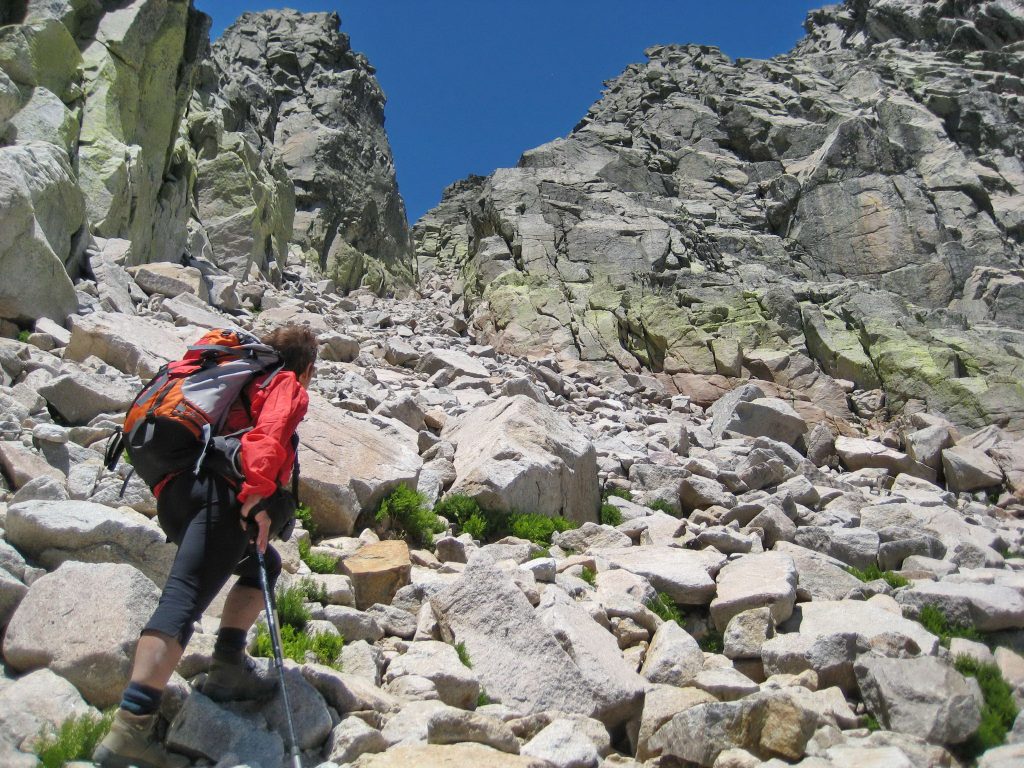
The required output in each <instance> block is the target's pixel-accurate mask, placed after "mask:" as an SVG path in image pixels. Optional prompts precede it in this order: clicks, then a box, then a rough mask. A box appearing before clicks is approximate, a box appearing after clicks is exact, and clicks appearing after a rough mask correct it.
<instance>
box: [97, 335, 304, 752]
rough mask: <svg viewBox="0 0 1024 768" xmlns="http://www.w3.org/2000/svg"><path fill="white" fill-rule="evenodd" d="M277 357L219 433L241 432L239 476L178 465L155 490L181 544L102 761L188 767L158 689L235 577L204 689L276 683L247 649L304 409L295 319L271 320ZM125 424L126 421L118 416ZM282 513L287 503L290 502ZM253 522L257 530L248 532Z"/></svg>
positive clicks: (245, 689) (238, 691)
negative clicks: (165, 720) (165, 740)
mask: <svg viewBox="0 0 1024 768" xmlns="http://www.w3.org/2000/svg"><path fill="white" fill-rule="evenodd" d="M262 343H263V344H265V345H267V346H269V347H272V348H273V350H275V351H276V353H277V355H279V356H280V361H281V362H280V364H279V366H278V367H277V369H276V370H273V371H269V372H266V373H264V374H262V375H257V376H256V377H255V378H254V379H253V380H252V381H251V382H250V383H249V384H248V385H247V386H246V387H245V388H244V389H243V390H242V393H241V396H240V397H238V398H237V400H236V401H235V402H234V403H233V404H232V405H231V407H230V411H229V412H228V414H227V418H226V421H225V423H224V426H223V428H222V429H221V430H219V432H220V434H231V433H237V432H241V431H242V430H245V429H248V431H246V432H244V433H243V434H242V435H241V438H240V441H241V447H240V469H241V476H242V477H241V479H239V478H235V477H232V476H231V474H232V473H231V472H220V471H216V470H214V469H213V468H212V467H214V466H215V465H216V464H217V462H216V461H213V460H211V461H208V462H204V463H203V464H202V465H201V467H200V469H199V471H198V472H193V471H190V470H185V471H180V472H178V473H175V474H172V475H170V476H168V477H165V478H163V479H162V480H160V481H159V482H158V483H157V484H156V485H155V487H154V489H153V490H154V493H155V495H156V496H157V517H158V520H159V523H160V527H161V528H162V529H163V530H164V532H165V533H166V534H167V537H168V539H169V540H170V541H173V542H174V543H175V544H177V546H178V551H177V553H176V555H175V558H174V563H173V565H172V566H171V571H170V575H169V576H168V578H167V583H166V585H165V586H164V589H163V593H162V594H161V596H160V601H159V603H158V605H157V608H156V610H155V611H154V613H153V616H152V617H151V618H150V620H149V622H148V623H147V624H146V626H145V627H144V628H143V630H142V632H141V635H140V637H139V641H138V644H137V645H136V649H135V661H134V665H133V668H132V674H131V680H130V682H129V684H128V686H127V687H126V688H125V690H124V693H123V696H122V699H121V704H120V707H119V709H118V710H117V713H116V715H115V717H114V721H113V725H112V726H111V729H110V732H109V733H108V735H107V736H106V738H104V739H103V741H102V742H100V744H99V745H98V746H97V748H96V750H95V752H94V754H93V760H94V762H96V763H98V764H99V765H100V766H102V767H103V768H128V766H138V767H139V768H184V766H187V765H189V760H188V759H187V758H185V757H184V756H180V755H175V754H173V753H171V752H169V751H167V750H166V748H165V747H164V746H163V745H162V744H161V742H160V741H159V740H158V739H157V738H156V736H155V734H154V726H155V724H156V720H157V713H158V710H159V707H160V701H161V697H162V695H163V692H164V688H165V687H166V685H167V681H168V680H169V679H170V676H171V673H172V672H173V671H174V669H175V667H176V666H177V664H178V660H179V659H180V658H181V655H182V653H183V651H184V649H185V647H186V646H187V645H188V642H189V639H190V638H191V636H192V632H193V624H194V622H196V621H197V620H198V619H199V618H200V617H201V616H202V614H203V612H204V611H205V610H206V609H207V607H208V606H209V605H210V603H211V601H212V600H213V598H214V597H215V596H216V595H217V594H218V593H219V592H220V590H221V589H222V588H223V587H224V585H225V584H226V583H227V581H228V579H229V578H230V577H231V575H232V574H235V575H237V576H238V580H237V581H236V582H235V584H234V585H233V587H232V588H231V589H230V591H229V592H228V595H227V598H226V600H225V603H224V608H223V611H222V614H221V620H220V629H219V631H218V633H217V640H216V645H215V646H214V650H213V662H212V665H211V667H210V671H209V674H208V676H207V679H206V682H205V684H204V686H203V689H202V690H203V693H204V694H205V695H207V696H209V697H210V698H212V699H214V700H217V701H227V700H234V699H260V698H264V697H266V696H269V695H271V694H272V693H273V692H274V690H275V689H276V687H277V680H276V679H274V677H273V676H271V675H261V674H259V672H258V670H257V668H256V665H255V663H254V662H253V660H252V659H251V658H250V657H248V656H247V655H246V653H245V641H246V635H247V632H248V630H249V628H250V627H251V626H252V625H253V623H254V622H255V620H256V618H257V616H258V615H259V613H260V611H261V610H262V608H263V593H262V591H261V588H260V581H259V571H258V567H259V565H258V560H257V557H256V556H255V552H254V551H253V549H252V547H253V546H255V547H256V548H258V549H259V550H260V552H262V553H263V554H264V561H265V564H266V569H267V577H268V581H269V584H270V589H273V585H274V582H275V581H276V579H277V577H278V575H279V574H280V572H281V557H280V555H279V554H278V553H277V551H276V550H275V549H274V548H273V547H272V546H269V545H268V541H269V538H270V536H271V534H272V533H276V532H277V531H275V530H274V529H273V527H272V526H279V523H280V521H278V520H273V521H272V518H273V517H275V516H276V515H275V514H274V508H275V507H280V506H281V505H280V504H276V503H275V502H276V500H277V499H279V498H280V497H281V495H282V488H283V487H284V486H285V485H286V484H287V482H288V480H289V477H290V475H291V473H292V471H293V465H294V460H295V450H296V447H297V439H296V438H295V434H296V429H297V427H298V425H299V422H301V421H302V419H303V418H304V417H305V415H306V409H307V407H308V405H309V395H308V394H307V392H306V390H307V388H308V387H309V384H310V381H311V379H312V377H313V373H314V366H315V362H316V355H317V341H316V336H315V335H314V334H313V332H312V331H311V330H309V328H306V327H303V326H294V325H293V326H285V327H282V328H278V329H276V330H275V331H273V332H272V333H270V334H268V335H267V336H265V337H264V338H263V339H262ZM126 425H127V422H126ZM289 511H290V512H292V513H293V512H294V507H292V509H291V510H289ZM253 531H255V534H253Z"/></svg>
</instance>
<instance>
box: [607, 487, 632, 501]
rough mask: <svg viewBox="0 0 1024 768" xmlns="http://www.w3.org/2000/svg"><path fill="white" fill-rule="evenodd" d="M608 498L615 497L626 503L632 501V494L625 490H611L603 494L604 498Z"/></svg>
mask: <svg viewBox="0 0 1024 768" xmlns="http://www.w3.org/2000/svg"><path fill="white" fill-rule="evenodd" d="M609 496H615V497H617V498H620V499H625V500H626V501H632V500H633V494H632V493H631V492H630V491H628V490H626V489H625V488H611V489H609V490H607V491H605V493H604V497H605V498H606V499H607V498H608V497H609Z"/></svg>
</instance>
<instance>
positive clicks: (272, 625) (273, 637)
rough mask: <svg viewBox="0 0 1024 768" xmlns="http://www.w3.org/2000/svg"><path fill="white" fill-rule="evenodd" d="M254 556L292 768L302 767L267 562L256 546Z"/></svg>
mask: <svg viewBox="0 0 1024 768" xmlns="http://www.w3.org/2000/svg"><path fill="white" fill-rule="evenodd" d="M256 557H257V559H258V560H259V564H260V569H259V570H260V586H261V587H262V588H263V604H264V607H265V608H266V611H267V629H269V630H270V643H271V645H273V647H274V664H275V666H276V667H277V674H278V677H279V678H280V681H281V696H283V697H284V716H285V720H287V721H288V739H289V740H290V741H291V755H292V766H293V768H302V760H301V758H300V757H299V742H298V740H297V739H296V738H295V724H294V723H293V722H292V707H291V704H290V703H289V701H288V686H287V685H286V684H285V679H284V653H282V651H281V632H280V628H279V627H278V624H277V610H276V608H275V607H274V596H273V594H271V592H270V582H269V580H268V579H267V564H266V562H265V561H264V559H263V553H262V552H260V550H259V547H256Z"/></svg>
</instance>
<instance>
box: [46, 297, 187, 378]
mask: <svg viewBox="0 0 1024 768" xmlns="http://www.w3.org/2000/svg"><path fill="white" fill-rule="evenodd" d="M198 335H199V334H196V337H197V339H198ZM187 346H188V344H187V343H186V342H185V341H184V340H183V339H182V337H181V331H180V330H177V329H176V328H175V326H173V325H171V324H170V323H162V322H160V321H157V320H152V319H150V318H146V317H135V316H130V315H122V314H120V313H116V312H94V313H92V314H91V315H84V316H80V315H74V316H72V318H71V343H70V344H69V345H68V348H67V351H66V352H65V357H66V358H67V359H68V360H78V361H82V360H85V358H87V357H90V356H95V357H98V358H99V359H100V360H102V361H103V362H105V363H107V364H108V365H112V366H114V367H115V368H117V369H118V370H119V371H121V372H123V373H128V374H135V375H137V376H140V377H141V378H143V379H149V378H152V377H153V376H154V375H155V374H156V372H157V371H158V370H159V369H160V366H162V365H164V364H165V363H168V362H170V361H172V360H178V359H180V358H181V357H182V356H183V355H184V354H185V350H186V348H187Z"/></svg>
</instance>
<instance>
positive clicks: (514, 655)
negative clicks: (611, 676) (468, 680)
mask: <svg viewBox="0 0 1024 768" xmlns="http://www.w3.org/2000/svg"><path fill="white" fill-rule="evenodd" d="M430 604H431V606H432V608H433V610H434V615H435V616H436V617H437V621H438V624H439V626H440V629H441V633H442V636H443V638H444V639H445V640H446V641H449V642H452V643H456V644H457V643H465V647H466V650H467V651H468V653H469V657H470V659H471V660H472V663H473V671H474V672H476V674H477V676H478V677H479V678H480V682H481V684H482V685H483V688H484V689H485V690H486V691H487V693H488V695H490V696H491V697H492V698H493V699H495V700H497V701H499V702H501V703H502V704H505V705H506V706H508V707H511V708H512V709H514V710H518V711H521V712H523V713H536V712H543V711H544V710H546V709H554V710H559V711H562V712H571V713H576V714H583V715H587V716H588V717H590V716H594V715H596V714H597V712H598V710H599V697H598V694H597V692H595V691H594V690H593V688H592V687H591V684H590V683H589V681H587V680H586V679H585V678H584V676H583V674H582V673H581V672H580V669H579V667H577V666H576V664H575V663H573V660H572V658H571V657H570V656H569V654H568V653H567V652H566V651H565V649H564V648H563V647H562V645H561V644H560V643H559V642H558V639H557V638H556V637H555V634H554V633H553V632H552V631H551V630H550V629H548V627H547V626H545V625H544V623H543V622H542V621H541V620H540V618H539V617H537V615H536V614H535V613H534V610H533V606H531V605H530V601H529V600H527V599H526V597H525V595H523V593H522V590H520V589H519V587H518V586H516V584H515V583H514V582H513V581H512V579H511V577H509V576H508V575H507V574H505V573H504V572H502V571H501V570H500V569H498V568H497V567H496V566H495V565H494V564H493V563H492V562H491V560H490V558H489V557H487V556H486V555H484V554H474V555H473V556H472V557H471V558H470V561H469V564H468V565H467V566H466V569H465V571H464V573H463V575H462V576H461V577H460V578H459V579H458V580H457V581H455V582H454V583H452V584H450V585H449V586H447V587H445V588H444V589H443V590H441V591H440V592H439V593H437V594H436V595H434V596H432V597H431V598H430ZM524 665H527V668H528V674H527V673H524Z"/></svg>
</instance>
